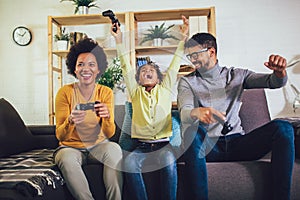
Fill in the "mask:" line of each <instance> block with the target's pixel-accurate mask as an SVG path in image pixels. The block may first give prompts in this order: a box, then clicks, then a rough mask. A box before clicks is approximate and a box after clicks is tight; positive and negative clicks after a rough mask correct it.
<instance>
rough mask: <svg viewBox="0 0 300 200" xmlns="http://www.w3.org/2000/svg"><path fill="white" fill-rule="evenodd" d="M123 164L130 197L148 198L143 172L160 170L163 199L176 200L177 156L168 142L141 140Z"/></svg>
mask: <svg viewBox="0 0 300 200" xmlns="http://www.w3.org/2000/svg"><path fill="white" fill-rule="evenodd" d="M123 164H124V169H125V172H124V175H125V181H126V184H127V186H128V190H129V191H126V192H129V193H130V194H131V195H130V196H131V198H130V199H138V200H146V199H148V195H147V192H146V186H145V183H144V180H143V175H142V173H143V172H150V171H156V170H159V172H160V187H161V188H160V191H162V192H161V199H164V200H168V199H170V200H176V192H177V167H176V158H175V156H174V153H173V152H172V150H171V147H170V145H169V144H168V142H167V143H158V144H149V143H143V142H139V144H138V146H137V147H136V149H135V150H134V151H133V152H131V153H129V154H128V155H127V156H126V157H125V160H124V163H123ZM157 192H158V191H157Z"/></svg>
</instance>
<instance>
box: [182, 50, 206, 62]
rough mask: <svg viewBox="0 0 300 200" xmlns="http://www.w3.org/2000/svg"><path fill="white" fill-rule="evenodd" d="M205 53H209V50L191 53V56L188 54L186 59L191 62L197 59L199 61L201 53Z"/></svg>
mask: <svg viewBox="0 0 300 200" xmlns="http://www.w3.org/2000/svg"><path fill="white" fill-rule="evenodd" d="M205 51H208V48H205V49H201V50H200V51H197V52H194V53H191V54H187V55H186V57H187V59H189V60H192V59H194V60H196V59H198V55H199V53H203V52H205Z"/></svg>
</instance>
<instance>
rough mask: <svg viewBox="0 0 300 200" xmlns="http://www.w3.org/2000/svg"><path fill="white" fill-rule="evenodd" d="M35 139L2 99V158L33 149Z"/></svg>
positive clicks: (0, 153) (0, 154)
mask: <svg viewBox="0 0 300 200" xmlns="http://www.w3.org/2000/svg"><path fill="white" fill-rule="evenodd" d="M33 142H34V138H33V136H32V134H31V133H30V131H29V130H28V129H27V128H26V126H25V124H24V122H23V120H22V119H21V117H20V115H19V114H18V113H17V111H16V110H15V109H14V107H13V106H12V105H11V104H10V103H9V102H8V101H6V100H5V99H4V98H1V99H0V157H5V156H9V155H12V154H17V153H21V152H24V151H28V150H31V149H32V146H33V144H32V143H33Z"/></svg>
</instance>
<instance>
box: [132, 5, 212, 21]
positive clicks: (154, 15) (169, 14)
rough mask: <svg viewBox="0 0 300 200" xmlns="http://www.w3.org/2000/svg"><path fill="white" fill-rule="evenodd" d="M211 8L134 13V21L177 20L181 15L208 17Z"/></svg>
mask: <svg viewBox="0 0 300 200" xmlns="http://www.w3.org/2000/svg"><path fill="white" fill-rule="evenodd" d="M210 11H211V8H202V9H177V10H156V11H145V12H134V19H135V20H136V21H138V22H146V21H164V20H178V19H181V15H184V16H186V17H189V16H207V17H208V16H209V15H210Z"/></svg>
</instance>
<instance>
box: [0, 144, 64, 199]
mask: <svg viewBox="0 0 300 200" xmlns="http://www.w3.org/2000/svg"><path fill="white" fill-rule="evenodd" d="M53 151H54V149H51V150H50V149H39V150H32V151H29V152H25V153H20V154H17V155H12V156H10V157H6V158H0V188H8V189H15V190H17V191H19V192H20V193H21V194H23V195H24V196H28V197H34V196H37V195H39V196H41V195H43V190H44V188H45V187H47V186H51V187H53V188H54V189H55V188H56V187H57V186H58V185H63V184H64V182H63V178H62V176H61V175H60V172H59V171H58V169H57V167H56V165H55V164H54V163H53Z"/></svg>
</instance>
